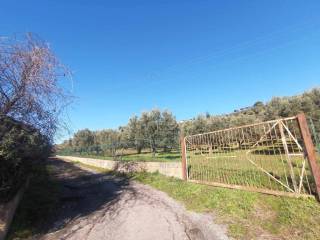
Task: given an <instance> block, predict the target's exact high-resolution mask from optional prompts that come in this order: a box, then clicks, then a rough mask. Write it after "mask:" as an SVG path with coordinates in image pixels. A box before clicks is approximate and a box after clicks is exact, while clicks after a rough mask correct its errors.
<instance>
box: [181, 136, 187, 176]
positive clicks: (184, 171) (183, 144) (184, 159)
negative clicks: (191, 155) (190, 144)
mask: <svg viewBox="0 0 320 240" xmlns="http://www.w3.org/2000/svg"><path fill="white" fill-rule="evenodd" d="M180 143H181V165H182V179H183V180H187V154H186V152H187V151H186V142H185V137H184V136H181V138H180Z"/></svg>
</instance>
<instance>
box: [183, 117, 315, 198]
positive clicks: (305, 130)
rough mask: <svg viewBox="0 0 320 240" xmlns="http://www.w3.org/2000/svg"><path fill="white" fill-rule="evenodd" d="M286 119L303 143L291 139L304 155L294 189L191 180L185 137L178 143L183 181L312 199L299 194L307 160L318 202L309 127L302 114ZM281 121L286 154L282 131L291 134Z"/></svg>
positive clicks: (313, 150) (312, 145)
mask: <svg viewBox="0 0 320 240" xmlns="http://www.w3.org/2000/svg"><path fill="white" fill-rule="evenodd" d="M286 119H296V120H297V122H298V126H299V130H300V134H301V139H302V141H303V144H302V145H303V146H301V145H300V144H299V143H298V141H297V140H296V139H293V141H295V143H296V144H297V146H298V148H299V149H300V150H302V151H303V153H304V163H303V167H302V170H301V174H300V179H299V180H300V181H299V184H297V183H296V182H293V186H294V189H288V190H289V191H288V192H285V191H277V190H270V189H261V188H255V187H249V186H243V185H233V184H232V185H230V184H225V183H219V182H209V181H203V180H201V181H199V180H192V179H190V178H189V176H188V162H187V161H188V156H187V144H186V139H187V137H188V136H186V137H183V136H182V137H181V139H180V142H181V157H182V178H183V179H184V180H186V181H190V182H195V183H200V184H207V185H213V186H217V187H226V188H233V189H241V190H247V191H254V192H261V193H266V194H272V195H282V196H293V197H312V196H313V195H309V194H301V184H302V179H301V177H303V171H304V168H305V160H306V159H307V161H308V163H309V166H310V170H311V173H312V176H313V178H314V182H315V187H316V198H317V199H318V200H320V168H319V166H318V165H317V163H316V152H315V147H314V144H313V142H312V138H311V134H310V131H309V127H308V123H307V119H306V116H305V114H304V113H300V114H298V115H297V116H295V117H292V118H286ZM281 120H282V119H279V121H278V122H277V124H279V128H280V133H281V139H282V142H283V146H284V150H285V151H286V153H287V154H288V150H287V149H288V148H287V145H286V140H285V137H284V134H283V131H288V132H289V135H290V134H291V133H290V131H289V130H288V129H287V127H286V126H285V124H283V123H282V122H281ZM273 122H274V121H273ZM246 126H248V125H246ZM240 127H241V126H240ZM242 127H245V126H242ZM222 131H223V130H222ZM292 137H293V136H292ZM260 140H262V139H260ZM260 140H259V141H260ZM249 151H250V150H249ZM249 151H248V152H249ZM249 161H251V160H249ZM287 161H288V164H289V165H290V164H291V163H290V158H288V159H287ZM251 163H252V164H254V165H255V163H254V161H251ZM257 167H258V168H259V166H257ZM291 169H292V166H291ZM260 170H262V171H263V169H260ZM265 172H266V171H265ZM266 174H269V173H267V172H266ZM290 174H291V177H292V180H293V181H294V179H296V178H295V177H294V172H293V171H292V170H291V173H290ZM269 177H270V176H269ZM271 177H273V176H271ZM273 178H274V177H273ZM275 180H276V181H278V180H277V179H275ZM278 182H279V181H278ZM285 187H286V186H285Z"/></svg>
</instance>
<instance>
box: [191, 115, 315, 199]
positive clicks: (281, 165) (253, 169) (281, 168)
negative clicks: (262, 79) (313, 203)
mask: <svg viewBox="0 0 320 240" xmlns="http://www.w3.org/2000/svg"><path fill="white" fill-rule="evenodd" d="M185 144H186V155H187V177H188V180H190V181H195V182H202V183H208V184H212V185H217V186H222V187H232V188H241V189H247V190H253V191H260V192H265V193H271V194H280V195H281V194H283V195H290V194H294V195H297V194H298V195H306V196H310V195H313V194H315V184H314V181H313V177H312V173H311V170H310V167H309V164H308V161H307V160H306V158H305V157H304V151H303V141H302V139H301V134H300V130H299V126H298V122H297V119H296V118H295V117H293V118H286V119H279V120H274V121H268V122H263V123H258V124H252V125H246V126H241V127H236V128H230V129H225V130H219V131H215V132H210V133H204V134H198V135H192V136H187V137H186V138H185Z"/></svg>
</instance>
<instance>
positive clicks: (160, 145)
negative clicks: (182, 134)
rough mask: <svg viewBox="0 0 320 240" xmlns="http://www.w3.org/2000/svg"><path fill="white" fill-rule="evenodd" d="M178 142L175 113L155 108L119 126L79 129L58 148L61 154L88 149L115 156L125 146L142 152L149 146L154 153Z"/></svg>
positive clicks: (165, 149) (121, 151) (120, 152)
mask: <svg viewBox="0 0 320 240" xmlns="http://www.w3.org/2000/svg"><path fill="white" fill-rule="evenodd" d="M178 145H179V126H178V123H177V121H176V119H175V117H174V116H173V115H172V113H170V112H168V111H160V110H157V109H155V110H152V111H150V112H144V113H142V114H141V116H140V117H137V116H134V117H132V118H130V119H129V123H128V124H127V125H126V126H123V127H119V129H118V130H113V129H105V130H101V131H95V132H93V131H90V130H88V129H84V130H80V131H78V132H77V133H75V134H74V136H73V138H72V139H70V140H67V141H65V142H64V143H63V144H61V145H60V146H58V147H57V149H58V152H59V153H60V154H66V153H69V154H81V155H83V154H84V153H85V154H93V155H100V156H111V157H113V158H115V157H117V156H118V155H121V156H122V155H123V152H124V150H128V149H136V152H137V153H138V154H140V153H141V152H142V150H143V149H146V148H149V149H150V150H151V152H152V153H153V155H154V157H155V155H156V153H157V152H158V151H159V149H161V150H162V151H163V152H170V151H172V150H173V149H175V148H177V146H178Z"/></svg>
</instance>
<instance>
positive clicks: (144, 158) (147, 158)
mask: <svg viewBox="0 0 320 240" xmlns="http://www.w3.org/2000/svg"><path fill="white" fill-rule="evenodd" d="M70 156H75V157H90V158H96V159H105V160H120V161H138V162H177V161H181V154H180V152H177V151H173V152H169V153H165V152H159V153H156V154H155V156H153V154H152V153H150V152H142V153H140V154H136V153H131V154H124V155H122V156H121V155H119V156H117V157H116V158H113V157H112V156H102V155H93V154H85V153H83V154H75V153H73V154H71V155H70Z"/></svg>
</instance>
